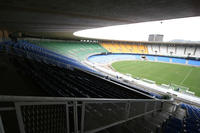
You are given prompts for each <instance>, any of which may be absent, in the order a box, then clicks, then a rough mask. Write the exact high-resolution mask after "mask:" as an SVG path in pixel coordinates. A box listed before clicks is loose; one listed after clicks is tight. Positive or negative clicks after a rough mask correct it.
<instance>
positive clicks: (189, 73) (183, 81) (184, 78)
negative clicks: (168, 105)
mask: <svg viewBox="0 0 200 133" xmlns="http://www.w3.org/2000/svg"><path fill="white" fill-rule="evenodd" d="M192 70H193V68H192V69H190V71H189V72H188V73H187V75H186V76H185V78H184V79H183V80H182V81H181V83H180V85H182V84H183V83H184V81H185V80H186V79H187V78H188V76H189V75H190V74H191V72H192Z"/></svg>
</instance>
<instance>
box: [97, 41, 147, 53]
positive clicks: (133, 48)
mask: <svg viewBox="0 0 200 133" xmlns="http://www.w3.org/2000/svg"><path fill="white" fill-rule="evenodd" d="M101 46H102V47H104V48H105V49H107V50H108V51H109V52H113V53H140V54H147V53H148V49H147V47H146V46H145V45H135V44H124V43H118V44H117V43H114V44H110V43H101Z"/></svg>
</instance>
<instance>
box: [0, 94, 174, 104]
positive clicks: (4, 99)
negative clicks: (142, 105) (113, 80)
mask: <svg viewBox="0 0 200 133" xmlns="http://www.w3.org/2000/svg"><path fill="white" fill-rule="evenodd" d="M48 101H51V102H61V101H82V102H108V103H110V102H120V103H121V102H151V101H161V102H172V101H173V100H164V99H111V98H73V97H36V96H4V95H0V102H48Z"/></svg>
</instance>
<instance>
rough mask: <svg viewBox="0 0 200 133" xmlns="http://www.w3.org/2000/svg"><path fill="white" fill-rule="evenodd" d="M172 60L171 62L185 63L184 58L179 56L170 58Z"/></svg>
mask: <svg viewBox="0 0 200 133" xmlns="http://www.w3.org/2000/svg"><path fill="white" fill-rule="evenodd" d="M172 62H173V63H180V64H185V63H186V60H185V59H181V58H172Z"/></svg>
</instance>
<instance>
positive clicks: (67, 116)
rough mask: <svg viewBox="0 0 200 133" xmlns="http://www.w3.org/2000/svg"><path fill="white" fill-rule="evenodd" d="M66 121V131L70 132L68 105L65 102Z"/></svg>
mask: <svg viewBox="0 0 200 133" xmlns="http://www.w3.org/2000/svg"><path fill="white" fill-rule="evenodd" d="M66 122H67V133H69V132H70V129H69V128H70V127H69V107H68V102H66Z"/></svg>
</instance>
